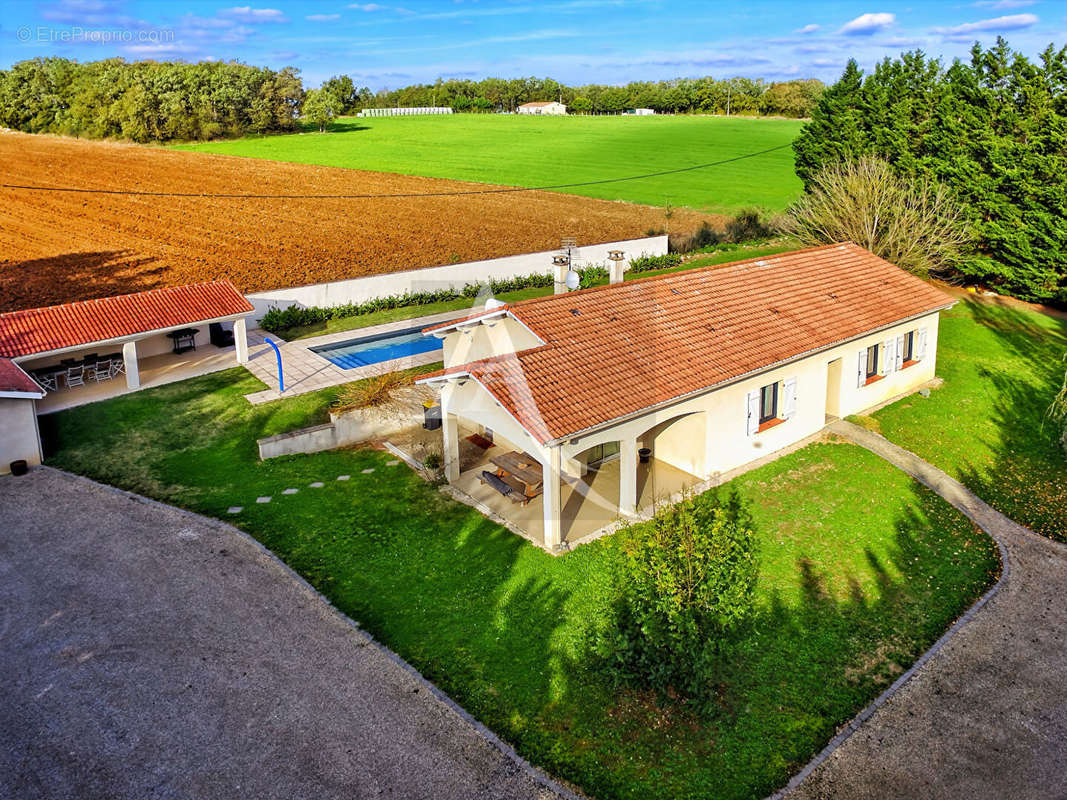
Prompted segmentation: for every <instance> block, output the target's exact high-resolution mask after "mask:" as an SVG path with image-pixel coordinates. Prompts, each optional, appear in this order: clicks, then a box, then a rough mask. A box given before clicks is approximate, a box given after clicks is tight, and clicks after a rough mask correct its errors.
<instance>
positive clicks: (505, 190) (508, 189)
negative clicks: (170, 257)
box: [0, 144, 791, 200]
mask: <svg viewBox="0 0 1067 800" xmlns="http://www.w3.org/2000/svg"><path fill="white" fill-rule="evenodd" d="M790 146H791V144H780V145H777V146H775V147H768V148H767V149H766V150H759V151H757V152H755V153H745V154H744V155H740V156H733V157H732V158H723V159H720V160H719V161H709V162H707V163H705V164H693V165H692V166H689V167H678V168H677V169H664V170H660V171H659V172H646V173H644V174H642V175H628V176H626V177H624V178H602V179H600V180H595V181H578V182H576V183H556V184H552V185H550V186H505V187H494V188H492V189H468V190H465V191H460V190H456V191H449V192H397V193H395V194H216V193H213V192H145V191H139V190H136V189H85V188H79V187H76V186H33V185H25V184H17V183H0V187H2V188H4V189H25V190H29V191H34V192H70V193H74V194H118V195H128V196H133V197H202V198H219V199H236V200H393V199H399V198H408V197H463V196H465V195H479V194H512V193H516V192H544V191H552V190H554V189H577V188H579V187H582V186H600V185H603V184H605V183H622V182H623V181H638V180H641V179H643V178H659V177H661V176H663V175H677V174H678V173H680V172H693V171H695V170H698V169H707V168H708V167H718V166H721V165H723V164H731V163H733V162H735V161H744V160H745V159H748V158H755V157H756V156H762V155H766V154H767V153H773V152H775V151H776V150H784V149H785V148H787V147H790ZM446 180H447V179H446Z"/></svg>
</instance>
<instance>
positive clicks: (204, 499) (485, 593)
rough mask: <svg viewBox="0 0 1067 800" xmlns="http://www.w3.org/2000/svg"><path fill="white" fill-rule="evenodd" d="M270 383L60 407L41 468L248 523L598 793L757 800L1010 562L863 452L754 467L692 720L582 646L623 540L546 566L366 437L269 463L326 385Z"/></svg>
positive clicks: (743, 491)
mask: <svg viewBox="0 0 1067 800" xmlns="http://www.w3.org/2000/svg"><path fill="white" fill-rule="evenodd" d="M257 388H259V385H258V382H257V381H255V380H254V379H252V378H251V377H250V376H249V375H248V374H247V373H246V372H244V371H243V370H240V369H236V370H230V371H226V372H222V373H217V374H215V375H211V376H207V377H204V378H200V379H196V380H191V381H186V382H184V383H179V384H173V385H170V386H165V387H160V388H158V389H155V390H148V391H144V392H141V393H139V394H133V395H127V396H124V397H119V398H116V399H114V400H111V401H108V402H104V403H98V404H94V405H90V406H85V407H82V408H79V409H73V410H70V411H67V412H63V413H61V414H58V415H55V416H53V417H49V418H45V419H46V420H48V422H49V424H50V426H51V428H52V430H51V431H50V435H51V436H52V437H53V438H54V440H55V442H56V444H55V445H54V447H55V450H54V452H53V454H52V455H51V456H50V458H49V463H51V464H53V465H55V466H58V467H61V468H64V469H69V470H72V471H75V472H79V473H82V474H85V475H89V476H90V477H93V478H97V479H99V480H102V481H105V482H108V483H112V484H115V485H118V486H121V487H124V488H127V489H131V490H134V491H137V492H141V493H143V494H146V495H149V496H152V497H156V498H159V499H162V500H165V501H168V502H172V503H175V504H178V505H181V506H184V507H187V508H190V509H193V510H196V511H199V512H202V513H205V514H209V515H212V516H216V517H220V518H223V519H227V520H230V521H232V522H234V523H235V524H237V525H239V526H240V527H242V528H243V529H244V530H246V531H248V532H249V533H251V534H252V535H253V536H255V537H256V538H257V539H259V540H260V541H262V542H263V543H264V544H265V545H266V546H267V547H269V548H270V549H271V550H273V551H274V552H275V553H277V554H278V555H279V556H280V557H281V558H282V559H284V560H285V561H286V562H287V563H289V564H290V565H291V566H292V567H293V568H294V569H296V570H297V571H298V572H299V573H301V574H302V575H304V576H305V577H306V578H307V579H308V580H309V581H310V582H311V583H312V584H313V585H315V586H316V587H317V588H318V589H319V590H320V591H322V592H323V593H324V594H325V595H326V596H327V597H328V598H330V600H331V601H332V602H333V603H334V604H336V605H337V607H338V608H340V609H341V610H342V611H343V612H344V613H346V614H349V615H350V616H351V617H353V618H354V619H356V620H358V621H359V622H360V623H361V624H362V625H363V626H365V627H366V628H367V629H368V630H369V631H371V632H372V633H373V634H374V635H375V636H377V637H379V638H380V639H381V640H382V641H383V642H385V643H386V644H387V645H389V646H390V647H392V648H393V649H394V650H396V651H397V652H398V653H400V654H401V655H402V656H403V657H404V658H406V659H407V660H408V661H410V662H411V663H412V664H413V665H415V667H417V668H418V669H419V670H420V671H421V672H422V673H423V674H424V675H426V676H427V677H428V678H429V679H430V680H432V681H434V682H435V683H436V684H437V685H439V686H440V687H441V688H442V689H444V690H445V691H446V692H448V693H449V694H450V695H451V696H452V697H454V698H455V699H456V700H457V701H458V702H459V703H461V704H462V705H463V706H464V707H465V708H467V709H469V710H470V711H471V712H472V713H473V714H474V715H475V716H476V717H478V718H479V719H481V720H482V721H484V722H485V723H486V724H487V725H489V727H491V728H492V729H493V730H495V731H497V732H498V733H500V734H501V735H502V736H504V737H505V738H506V739H508V740H509V741H510V742H512V743H514V744H515V746H516V747H517V748H518V750H519V751H520V752H521V753H522V754H523V755H524V756H526V757H527V758H529V759H530V760H532V761H533V762H534V763H536V764H539V765H541V766H543V767H545V768H546V769H548V770H549V771H550V772H552V773H554V774H556V775H558V776H560V777H562V778H565V779H568V780H571V781H574V782H575V783H577V784H578V785H579V786H581V787H582V788H583V789H584V790H586V791H588V792H589V793H591V794H592V795H594V796H596V797H600V798H647V797H693V798H696V797H700V798H757V797H762V796H764V795H765V794H767V793H768V792H769V791H771V790H773V789H774V788H776V787H778V786H780V785H782V784H783V783H784V782H785V781H786V780H787V778H788V776H789V775H790V774H791V773H792V772H793V771H795V770H796V769H797V768H798V767H799V766H800V765H801V764H803V763H804V762H805V761H806V760H807V759H808V758H810V757H811V755H813V754H814V753H815V752H816V751H817V750H818V749H819V748H820V747H822V746H823V745H824V744H825V742H826V741H827V740H828V739H829V738H830V737H831V736H832V735H833V733H834V731H835V730H836V729H837V727H838V726H839V725H840V724H841V723H843V722H844V721H845V720H847V719H848V718H850V717H851V716H852V715H853V714H855V713H856V711H858V710H859V709H860V708H861V707H862V706H863V705H865V704H866V703H868V702H869V701H870V700H871V699H872V698H873V697H874V696H875V695H876V694H877V693H879V692H880V691H881V690H882V689H883V688H884V687H885V686H886V685H887V684H888V683H889V682H890V681H891V680H892V679H893V678H894V677H895V676H896V675H898V674H899V673H900V671H901V670H902V669H904V668H905V667H906V666H907V665H908V664H910V663H911V662H912V661H913V660H914V659H915V658H916V657H917V656H918V655H919V654H920V653H921V652H922V651H923V650H924V649H925V648H927V647H928V646H929V645H930V644H931V643H932V642H933V641H934V640H935V639H936V638H937V636H938V635H939V634H940V633H941V632H942V631H943V630H944V629H945V627H946V626H947V625H948V624H950V622H951V621H952V620H953V619H954V618H956V617H957V616H958V615H959V613H960V612H961V611H962V610H963V609H965V608H966V607H967V606H968V605H970V603H971V602H972V601H973V600H974V599H975V598H976V597H977V596H978V595H979V594H980V593H981V592H982V591H983V589H984V588H985V587H986V586H988V585H989V584H990V582H991V580H993V576H994V575H995V573H996V571H997V569H998V564H997V560H996V556H995V552H994V548H993V546H992V543H991V542H990V540H989V539H988V538H987V537H986V536H985V535H984V534H981V533H980V532H977V531H976V530H975V529H974V528H973V527H972V526H971V525H970V524H969V523H968V522H967V521H966V520H964V519H963V518H962V517H961V516H960V515H959V514H958V513H956V512H955V511H954V510H952V509H951V508H950V507H948V506H947V505H946V504H945V503H944V502H943V501H941V500H940V499H939V498H937V497H936V496H935V495H933V494H932V493H930V492H929V491H927V490H925V489H923V488H922V487H920V486H919V485H917V484H916V483H914V482H913V481H911V480H909V479H908V478H907V477H906V476H905V475H904V474H903V473H901V472H899V471H897V470H895V469H893V468H892V467H890V466H888V465H887V464H886V463H885V462H883V461H881V460H880V459H878V458H876V457H874V456H872V455H870V454H869V453H867V452H866V451H864V450H862V449H860V448H857V447H854V446H852V445H848V444H840V443H824V444H817V445H812V446H809V447H807V448H805V449H804V450H802V451H800V452H798V453H795V454H793V455H790V456H788V457H786V458H783V459H781V460H779V461H777V462H775V463H773V464H771V465H768V466H765V467H763V468H761V469H758V470H755V471H753V472H751V473H749V474H747V475H745V476H743V477H741V478H738V479H736V480H734V481H733V482H732V483H731V484H730V485H729V486H727V487H725V488H724V489H723V490H722V491H723V492H736V493H737V494H738V495H739V497H740V498H741V500H742V501H743V502H744V503H745V504H746V505H747V506H748V507H749V510H750V512H751V514H752V516H753V518H754V521H755V525H756V527H757V530H758V538H759V542H760V555H761V563H762V566H761V579H760V586H759V601H758V605H759V609H758V613H757V619H756V622H755V626H754V632H753V634H752V635H751V636H750V637H748V638H747V639H746V640H745V641H744V642H743V643H742V645H741V646H740V647H739V648H738V651H737V654H736V656H735V658H734V660H733V662H732V663H731V666H730V671H729V678H728V679H727V680H726V681H724V683H723V685H722V686H721V687H720V688H719V692H720V703H719V709H718V711H717V712H715V713H714V714H713V715H712V716H706V717H697V716H695V715H693V714H692V713H690V712H688V711H687V710H686V709H685V707H684V706H682V705H678V704H672V703H666V704H660V703H657V701H656V698H654V697H651V696H648V695H646V694H642V693H638V692H632V691H624V690H618V689H616V688H614V687H612V686H611V685H609V684H608V683H607V682H606V681H605V680H604V679H603V678H602V676H601V674H600V673H599V672H598V671H597V670H596V669H595V668H594V667H593V665H592V664H591V663H590V661H589V659H588V658H587V656H586V652H587V650H586V644H587V641H588V636H589V631H590V629H591V628H590V626H591V625H594V624H596V622H597V620H598V619H600V618H601V615H602V610H603V607H604V603H605V598H606V591H607V582H608V573H609V567H610V565H611V563H612V559H613V557H614V555H615V554H616V548H617V543H618V537H609V538H607V539H604V540H601V541H599V542H596V543H593V544H591V545H587V546H583V547H580V548H578V549H577V550H575V551H574V552H571V553H569V554H567V555H564V556H561V557H552V556H549V555H547V554H546V553H544V552H542V551H541V550H539V549H537V548H535V547H533V546H531V545H529V544H527V543H525V542H524V541H523V540H521V539H519V538H518V537H516V536H514V535H512V534H511V533H509V532H508V531H506V530H504V529H502V528H500V527H498V526H496V525H494V524H492V523H490V522H489V521H487V520H486V519H485V518H483V517H482V516H480V515H479V514H477V513H476V512H474V511H473V510H471V509H470V508H468V507H466V506H463V505H460V504H457V503H455V502H453V501H451V500H450V499H448V498H446V497H445V496H444V495H442V494H441V493H440V492H438V491H437V490H436V489H435V488H433V487H432V486H430V485H428V484H426V483H425V482H423V481H422V480H421V479H420V478H419V477H417V476H416V475H415V474H413V473H412V472H411V471H409V470H408V469H407V468H406V467H405V466H403V465H402V464H401V465H393V466H390V465H389V464H388V462H389V460H390V457H389V456H387V455H384V454H382V453H379V452H377V451H373V450H368V449H348V450H340V451H333V452H328V453H321V454H315V455H308V456H292V457H287V458H283V459H276V460H272V461H269V462H266V463H261V462H259V461H258V460H257V457H256V449H255V439H256V438H257V437H261V436H265V435H270V434H275V433H279V432H281V431H285V430H289V429H292V428H294V427H298V426H300V425H305V424H310V423H314V422H318V421H320V420H321V419H322V417H323V414H324V409H325V405H326V404H327V403H328V402H329V400H330V398H331V397H332V393H331V391H326V392H321V393H318V394H314V395H306V396H303V397H297V398H292V399H289V400H284V401H280V402H276V403H270V404H266V405H261V406H256V407H251V406H249V405H248V404H247V403H245V402H244V400H243V398H242V395H244V394H246V393H248V392H250V391H254V390H256V389H257ZM332 391H336V390H332ZM365 469H373V470H374V471H373V472H372V473H369V474H363V470H365ZM339 475H350V476H351V479H350V480H348V481H337V480H336V478H337V476H339ZM314 481H323V482H324V483H325V486H324V487H323V488H319V489H313V488H310V487H309V484H310V483H312V482H314ZM289 487H292V488H297V489H299V492H298V493H297V494H295V495H288V496H287V495H282V494H281V492H282V490H283V489H285V488H289ZM261 495H271V496H272V497H273V498H274V499H273V500H272V502H270V503H269V504H266V505H258V504H256V503H255V498H256V497H257V496H261ZM705 497H708V496H707V495H705ZM231 505H240V506H243V507H244V511H243V512H241V513H240V514H238V515H236V516H234V517H231V516H228V515H227V514H226V513H225V510H226V508H227V507H228V506H231Z"/></svg>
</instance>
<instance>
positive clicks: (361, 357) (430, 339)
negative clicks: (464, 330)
mask: <svg viewBox="0 0 1067 800" xmlns="http://www.w3.org/2000/svg"><path fill="white" fill-rule="evenodd" d="M443 346H444V345H443V344H442V342H441V340H440V339H438V338H437V337H436V336H423V335H422V328H410V329H408V330H405V331H391V332H389V333H380V334H378V335H377V336H364V337H362V338H360V339H349V340H347V341H344V342H337V343H336V344H325V345H321V346H319V347H312V348H311V352H313V353H318V354H319V355H320V356H322V357H323V358H325V359H326V360H327V361H329V362H330V363H331V364H336V365H337V366H339V367H340V368H341V369H356V368H357V367H366V366H369V365H371V364H380V363H381V362H382V361H392V360H393V359H395V358H404V357H405V356H415V355H418V354H419V353H430V352H433V351H434V350H441V349H442V348H443Z"/></svg>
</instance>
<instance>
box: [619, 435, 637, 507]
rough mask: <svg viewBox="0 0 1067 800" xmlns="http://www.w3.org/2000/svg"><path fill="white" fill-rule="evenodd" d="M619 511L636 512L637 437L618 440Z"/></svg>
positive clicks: (625, 437)
mask: <svg viewBox="0 0 1067 800" xmlns="http://www.w3.org/2000/svg"><path fill="white" fill-rule="evenodd" d="M619 512H620V513H622V514H625V515H627V516H633V515H634V514H636V513H637V439H635V438H633V437H632V436H624V437H623V438H622V440H621V441H620V442H619Z"/></svg>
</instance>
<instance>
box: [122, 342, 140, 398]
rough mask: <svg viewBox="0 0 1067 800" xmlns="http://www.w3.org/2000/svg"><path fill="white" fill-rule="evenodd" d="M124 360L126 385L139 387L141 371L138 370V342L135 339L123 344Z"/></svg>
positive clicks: (131, 387)
mask: <svg viewBox="0 0 1067 800" xmlns="http://www.w3.org/2000/svg"><path fill="white" fill-rule="evenodd" d="M122 361H123V364H124V365H125V367H126V386H127V387H129V388H130V389H139V388H140V387H141V373H140V372H138V371H137V342H136V341H135V340H131V341H129V342H126V343H125V344H123V345H122Z"/></svg>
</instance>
